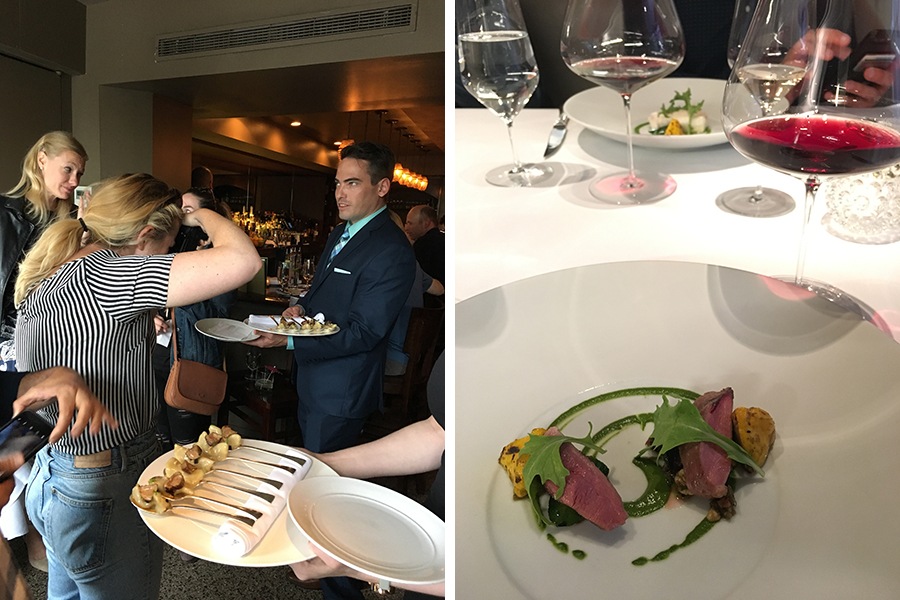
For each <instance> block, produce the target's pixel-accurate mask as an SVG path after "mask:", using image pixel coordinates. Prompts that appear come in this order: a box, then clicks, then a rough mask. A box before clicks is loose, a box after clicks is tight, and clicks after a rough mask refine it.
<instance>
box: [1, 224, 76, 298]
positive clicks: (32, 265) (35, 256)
mask: <svg viewBox="0 0 900 600" xmlns="http://www.w3.org/2000/svg"><path fill="white" fill-rule="evenodd" d="M83 232H84V230H83V229H82V228H81V223H80V222H79V221H76V220H75V219H63V220H61V221H57V222H56V223H53V224H52V225H50V226H49V227H48V228H47V229H46V230H45V231H44V233H43V234H42V235H41V237H40V238H38V241H37V243H36V244H35V245H34V246H33V247H32V248H31V250H30V251H29V252H28V254H27V255H26V256H25V260H23V261H22V264H20V265H19V275H18V276H17V277H16V287H15V298H14V301H15V303H16V306H17V307H18V306H19V305H20V304H21V303H22V300H24V299H25V296H27V295H28V294H29V293H30V292H31V290H32V289H34V288H35V287H37V285H38V284H39V283H40V282H41V281H43V280H44V279H46V278H47V277H49V276H50V275H52V274H53V273H55V272H56V270H57V269H58V268H59V267H60V265H62V264H63V263H64V262H66V261H67V260H68V259H69V258H70V257H71V256H72V255H73V254H75V253H76V252H78V250H80V249H81V234H82V233H83Z"/></svg>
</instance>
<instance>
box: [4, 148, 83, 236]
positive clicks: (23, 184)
mask: <svg viewBox="0 0 900 600" xmlns="http://www.w3.org/2000/svg"><path fill="white" fill-rule="evenodd" d="M67 151H68V152H74V153H75V154H77V155H78V156H80V157H81V158H82V159H83V160H84V162H87V160H88V155H87V152H86V151H85V149H84V146H82V145H81V142H79V141H78V140H76V139H75V136H73V135H72V134H71V133H69V132H68V131H51V132H50V133H46V134H44V135H43V136H41V139H39V140H38V141H37V142H35V144H34V146H32V147H31V149H30V150H29V151H28V152H27V153H26V154H25V158H24V159H23V160H22V177H21V178H20V179H19V183H17V184H16V185H15V187H13V188H12V189H11V190H9V191H8V192H6V195H7V196H9V197H11V198H21V197H22V196H24V197H25V199H26V200H28V202H27V203H26V205H25V207H26V208H25V210H26V212H27V213H28V216H30V217H32V218H34V219H35V220H36V221H37V222H38V223H40V224H41V225H46V224H47V223H50V222H51V221H54V220H56V219H59V218H61V217H65V216H66V215H68V214H69V211H70V210H71V208H72V205H71V204H70V203H69V199H68V198H60V199H59V200H61V201H60V202H57V203H56V208H55V209H52V208H50V204H49V203H48V202H47V201H46V200H45V199H44V176H43V174H42V173H41V167H40V165H39V164H38V156H39V155H40V153H41V152H43V153H44V154H46V155H47V156H48V157H49V158H55V157H56V156H59V155H60V154H62V153H63V152H67Z"/></svg>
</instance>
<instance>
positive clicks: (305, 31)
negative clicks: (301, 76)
mask: <svg viewBox="0 0 900 600" xmlns="http://www.w3.org/2000/svg"><path fill="white" fill-rule="evenodd" d="M414 8H415V7H414V3H408V4H398V5H393V6H383V7H380V8H368V9H365V10H356V11H351V12H344V13H334V12H332V13H327V14H322V15H318V16H311V17H304V18H294V19H291V20H289V21H277V22H271V23H266V24H255V25H247V26H241V27H229V28H225V29H217V30H213V31H204V32H200V33H198V32H194V33H181V34H177V35H166V36H161V37H159V38H158V39H157V41H156V57H157V59H171V58H181V57H188V56H197V55H200V54H220V53H226V52H234V51H237V50H259V49H262V48H272V47H277V46H286V45H294V44H298V43H311V42H317V41H322V40H323V39H340V38H347V37H359V36H375V35H384V34H385V33H398V32H402V31H414V30H415V15H416V12H415V10H414Z"/></svg>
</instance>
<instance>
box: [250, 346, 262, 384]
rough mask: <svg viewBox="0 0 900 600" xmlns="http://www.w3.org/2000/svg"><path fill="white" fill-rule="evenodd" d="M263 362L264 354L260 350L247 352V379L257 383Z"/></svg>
mask: <svg viewBox="0 0 900 600" xmlns="http://www.w3.org/2000/svg"><path fill="white" fill-rule="evenodd" d="M261 360H262V352H260V351H259V350H250V351H249V352H247V369H248V370H249V372H248V373H247V379H248V380H250V381H255V380H256V378H257V377H258V376H259V367H260V361H261Z"/></svg>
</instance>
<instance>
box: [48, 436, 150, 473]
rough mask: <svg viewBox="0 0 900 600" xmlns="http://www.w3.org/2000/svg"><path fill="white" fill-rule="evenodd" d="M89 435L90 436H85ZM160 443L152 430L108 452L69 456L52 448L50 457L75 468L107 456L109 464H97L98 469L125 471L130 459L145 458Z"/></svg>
mask: <svg viewBox="0 0 900 600" xmlns="http://www.w3.org/2000/svg"><path fill="white" fill-rule="evenodd" d="M84 435H89V434H84ZM158 444H159V441H158V439H157V437H156V432H155V431H154V430H152V429H150V430H147V431H145V432H144V433H142V434H140V435H138V436H136V437H133V438H132V439H130V440H128V441H127V442H125V443H123V444H119V445H118V446H113V447H112V448H109V449H108V450H102V451H100V452H95V453H94V454H78V455H75V454H69V453H67V452H61V451H58V450H55V449H53V448H52V447H51V448H50V455H51V456H52V457H53V459H54V460H57V461H61V462H63V463H66V464H68V465H70V466H75V464H76V461H84V460H85V459H96V460H99V459H101V458H105V455H107V453H108V455H109V461H108V463H107V464H97V465H96V467H97V468H107V469H109V468H116V469H125V468H126V467H127V466H128V464H129V458H134V457H143V456H144V455H146V453H147V452H148V451H153V450H155V449H156V448H157V447H158Z"/></svg>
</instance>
